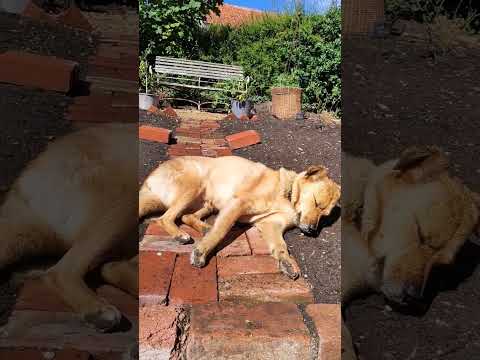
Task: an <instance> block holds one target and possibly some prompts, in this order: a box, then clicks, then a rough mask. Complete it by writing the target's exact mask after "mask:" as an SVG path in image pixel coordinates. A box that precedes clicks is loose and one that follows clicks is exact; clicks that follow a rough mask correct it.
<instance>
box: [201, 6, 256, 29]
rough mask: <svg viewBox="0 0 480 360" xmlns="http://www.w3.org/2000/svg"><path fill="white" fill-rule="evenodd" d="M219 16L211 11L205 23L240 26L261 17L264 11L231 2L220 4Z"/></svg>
mask: <svg viewBox="0 0 480 360" xmlns="http://www.w3.org/2000/svg"><path fill="white" fill-rule="evenodd" d="M219 9H220V16H218V15H217V14H214V13H213V12H212V13H210V15H209V16H208V17H207V24H221V25H230V26H240V25H242V24H244V23H247V22H250V21H253V20H255V19H258V18H260V17H262V16H263V15H264V14H265V12H264V11H261V10H257V9H251V8H246V7H241V6H235V5H231V4H223V5H220V7H219Z"/></svg>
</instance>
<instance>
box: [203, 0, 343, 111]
mask: <svg viewBox="0 0 480 360" xmlns="http://www.w3.org/2000/svg"><path fill="white" fill-rule="evenodd" d="M340 34H341V12H340V10H339V9H337V8H332V9H331V10H329V11H328V12H327V13H325V14H322V15H318V14H316V15H301V14H295V15H292V14H284V15H278V16H265V17H264V18H263V19H262V20H260V21H257V22H253V23H250V24H246V25H243V26H241V27H239V28H237V29H231V28H228V27H218V26H216V27H210V28H209V29H208V30H206V31H204V32H203V34H202V37H203V39H202V41H201V42H199V44H200V51H199V54H200V58H201V59H202V60H206V61H211V60H212V59H214V60H216V61H221V62H223V63H227V64H238V65H241V66H242V67H243V69H244V70H245V73H246V75H248V76H250V78H251V79H252V80H251V82H250V84H249V92H248V94H249V97H250V98H251V99H252V100H253V101H257V102H258V101H267V100H269V99H270V90H271V88H272V87H273V86H275V85H276V84H277V83H278V81H279V79H280V80H282V81H285V80H286V79H287V78H290V80H291V79H298V80H296V81H294V84H295V85H297V84H298V85H300V87H302V88H303V90H304V95H303V102H304V104H303V105H304V108H305V109H306V110H307V111H319V110H331V111H336V112H339V111H340V107H341V104H340V99H341V78H340V76H341V75H340V64H341V35H340ZM219 40H221V41H219ZM209 44H214V46H209Z"/></svg>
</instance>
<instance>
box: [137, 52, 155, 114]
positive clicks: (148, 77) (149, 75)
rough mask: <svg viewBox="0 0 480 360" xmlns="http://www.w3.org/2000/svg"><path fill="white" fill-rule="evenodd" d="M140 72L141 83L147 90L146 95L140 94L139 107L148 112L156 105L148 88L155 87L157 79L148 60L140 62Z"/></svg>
mask: <svg viewBox="0 0 480 360" xmlns="http://www.w3.org/2000/svg"><path fill="white" fill-rule="evenodd" d="M138 70H139V76H140V83H141V84H142V85H143V87H144V88H145V92H144V93H142V92H139V94H138V107H139V108H140V109H142V110H148V109H149V108H150V106H152V105H153V104H154V103H155V96H154V95H153V94H151V93H149V92H148V86H149V85H150V86H151V85H153V82H154V80H155V79H154V75H153V71H152V67H151V66H149V65H148V63H147V62H146V60H144V59H141V60H140V66H139V69H138Z"/></svg>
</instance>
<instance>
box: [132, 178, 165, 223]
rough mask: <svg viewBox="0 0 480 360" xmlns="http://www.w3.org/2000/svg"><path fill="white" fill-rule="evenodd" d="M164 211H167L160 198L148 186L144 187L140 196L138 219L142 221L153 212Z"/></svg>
mask: <svg viewBox="0 0 480 360" xmlns="http://www.w3.org/2000/svg"><path fill="white" fill-rule="evenodd" d="M163 210H165V205H164V204H163V203H162V201H161V200H160V198H159V197H158V196H157V195H155V193H153V192H152V191H151V190H150V189H149V188H148V186H146V185H143V186H142V188H141V189H140V192H139V195H138V218H139V219H142V218H143V217H145V216H146V215H148V214H150V213H152V212H156V211H163Z"/></svg>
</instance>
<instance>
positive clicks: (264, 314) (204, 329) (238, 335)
mask: <svg viewBox="0 0 480 360" xmlns="http://www.w3.org/2000/svg"><path fill="white" fill-rule="evenodd" d="M190 319H191V322H190V332H189V341H188V345H187V358H188V359H189V360H206V359H213V358H215V359H236V358H241V359H256V360H267V359H268V360H270V359H278V360H287V359H288V360H305V359H310V358H311V356H310V336H309V332H308V329H307V328H306V326H305V324H304V322H303V318H302V316H301V314H300V311H299V310H298V308H297V306H296V305H294V304H257V305H245V304H227V303H217V304H208V305H194V306H193V307H192V311H191V317H190Z"/></svg>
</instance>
